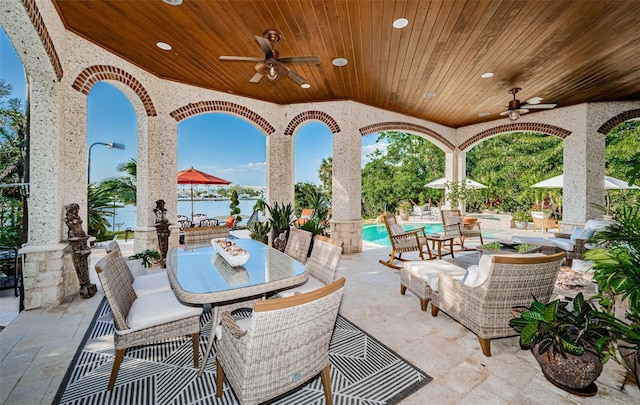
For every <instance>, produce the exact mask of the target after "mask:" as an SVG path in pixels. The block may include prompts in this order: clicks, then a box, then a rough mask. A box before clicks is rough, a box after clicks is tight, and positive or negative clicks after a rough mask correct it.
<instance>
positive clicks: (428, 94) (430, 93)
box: [422, 91, 436, 98]
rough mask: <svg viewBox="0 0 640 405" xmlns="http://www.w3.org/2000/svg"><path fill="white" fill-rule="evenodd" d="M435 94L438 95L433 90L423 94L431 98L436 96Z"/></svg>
mask: <svg viewBox="0 0 640 405" xmlns="http://www.w3.org/2000/svg"><path fill="white" fill-rule="evenodd" d="M435 95H436V93H434V92H431V91H430V92H428V93H424V94H423V95H422V96H423V97H424V98H431V97H433V96H435Z"/></svg>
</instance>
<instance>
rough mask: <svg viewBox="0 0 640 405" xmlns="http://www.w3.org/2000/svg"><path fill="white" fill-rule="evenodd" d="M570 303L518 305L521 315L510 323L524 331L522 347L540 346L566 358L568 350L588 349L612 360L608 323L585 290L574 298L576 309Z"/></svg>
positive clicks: (522, 332)
mask: <svg viewBox="0 0 640 405" xmlns="http://www.w3.org/2000/svg"><path fill="white" fill-rule="evenodd" d="M568 304H569V303H568V302H566V301H560V300H559V299H557V300H555V301H552V302H551V303H549V304H544V303H542V302H539V301H537V300H535V301H534V302H533V303H532V304H531V306H530V307H529V308H527V307H516V308H514V315H517V316H516V317H515V318H513V319H511V320H510V321H509V325H511V326H512V327H513V328H514V329H515V330H516V331H517V332H519V333H520V346H521V347H522V348H523V349H533V348H534V347H535V346H536V345H538V353H539V354H543V353H545V352H546V351H548V350H552V352H553V353H559V354H561V355H562V356H563V357H566V356H567V353H570V354H573V355H576V356H580V355H582V354H583V353H584V352H585V351H586V350H590V351H592V352H595V351H596V350H597V351H598V353H599V355H600V356H601V358H603V359H604V360H605V361H606V360H608V358H609V351H608V350H607V347H606V346H607V345H608V344H609V342H610V340H611V339H610V334H609V330H608V329H607V325H606V323H605V322H603V321H602V320H601V319H600V318H599V317H598V316H597V312H596V311H595V310H594V309H593V307H592V306H591V304H589V303H588V302H586V301H585V300H584V297H583V295H582V293H580V294H578V295H577V296H576V297H575V298H574V300H573V304H572V305H573V306H572V308H570V307H569V306H568Z"/></svg>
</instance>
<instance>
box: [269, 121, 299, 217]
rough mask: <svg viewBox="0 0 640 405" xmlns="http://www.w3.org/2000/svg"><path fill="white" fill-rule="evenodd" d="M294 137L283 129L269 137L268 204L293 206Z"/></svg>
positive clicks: (280, 128) (277, 129)
mask: <svg viewBox="0 0 640 405" xmlns="http://www.w3.org/2000/svg"><path fill="white" fill-rule="evenodd" d="M293 179H294V176H293V136H289V135H285V134H284V128H283V127H277V128H276V131H275V132H274V133H272V134H271V135H269V136H267V203H268V204H269V205H273V204H275V203H276V202H278V203H280V204H282V203H285V204H287V203H291V204H293V197H294V181H293Z"/></svg>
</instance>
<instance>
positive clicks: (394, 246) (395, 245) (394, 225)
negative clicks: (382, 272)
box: [379, 214, 432, 270]
mask: <svg viewBox="0 0 640 405" xmlns="http://www.w3.org/2000/svg"><path fill="white" fill-rule="evenodd" d="M383 219H384V225H385V227H386V228H387V233H388V234H389V240H390V241H391V253H390V254H389V261H384V260H379V262H380V264H384V265H385V266H388V267H391V268H392V269H396V270H400V269H401V267H398V266H396V265H394V264H393V261H394V260H396V259H397V260H400V261H405V259H402V254H403V253H407V252H418V254H419V255H420V260H425V258H424V250H425V248H426V251H427V254H428V255H429V257H428V258H429V259H432V256H431V250H430V249H429V244H428V242H427V235H426V234H425V232H424V228H417V229H413V230H411V231H405V230H404V229H403V228H402V226H401V225H400V224H398V222H397V221H396V216H395V215H393V214H392V215H384V217H383ZM396 253H397V254H398V256H396Z"/></svg>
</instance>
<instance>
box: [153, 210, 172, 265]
mask: <svg viewBox="0 0 640 405" xmlns="http://www.w3.org/2000/svg"><path fill="white" fill-rule="evenodd" d="M164 204H165V202H164V200H158V201H156V208H154V209H153V212H154V214H156V224H155V227H156V232H157V234H158V247H159V248H160V255H161V256H162V260H161V261H160V267H162V268H165V267H167V251H168V250H169V235H171V229H169V225H170V224H169V220H168V219H167V209H166V208H165V207H164Z"/></svg>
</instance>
